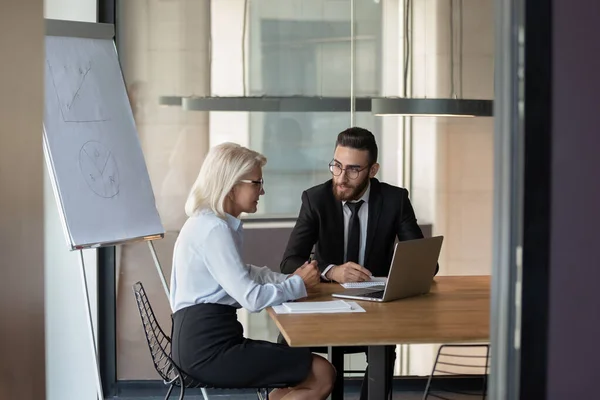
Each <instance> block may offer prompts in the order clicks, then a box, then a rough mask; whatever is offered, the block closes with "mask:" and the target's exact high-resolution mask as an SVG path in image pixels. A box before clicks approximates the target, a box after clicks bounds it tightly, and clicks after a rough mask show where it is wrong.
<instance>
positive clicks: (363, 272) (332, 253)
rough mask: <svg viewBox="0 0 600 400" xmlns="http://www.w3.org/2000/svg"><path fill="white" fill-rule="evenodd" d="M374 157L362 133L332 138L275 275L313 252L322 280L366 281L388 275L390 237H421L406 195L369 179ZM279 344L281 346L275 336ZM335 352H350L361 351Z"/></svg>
mask: <svg viewBox="0 0 600 400" xmlns="http://www.w3.org/2000/svg"><path fill="white" fill-rule="evenodd" d="M377 152H378V150H377V143H376V142H375V137H374V136H373V134H372V133H371V132H369V131H368V130H366V129H363V128H358V127H354V128H349V129H346V130H345V131H343V132H341V133H340V134H339V135H338V137H337V141H336V143H335V151H334V155H333V160H332V161H331V162H330V163H329V170H330V171H331V174H332V179H331V180H329V181H327V182H325V183H323V184H321V185H318V186H315V187H312V188H310V189H308V190H306V191H304V192H303V193H302V206H301V208H300V214H299V215H298V219H297V221H296V225H295V227H294V229H293V231H292V233H291V235H290V238H289V241H288V244H287V248H286V250H285V253H284V255H283V260H282V262H281V272H283V273H288V274H291V273H293V272H294V271H295V270H296V269H297V268H298V267H300V266H301V265H303V264H304V263H305V262H306V261H307V260H308V259H309V257H310V255H311V252H312V251H313V249H314V259H315V260H316V261H317V263H318V267H319V269H320V270H321V277H322V279H323V280H324V281H327V282H339V283H345V282H362V281H368V280H370V279H371V276H387V275H388V273H389V269H390V265H391V261H392V256H393V252H394V243H395V240H396V238H397V239H398V240H400V241H402V240H411V239H420V238H422V237H423V233H422V232H421V228H419V225H417V219H416V217H415V213H414V211H413V208H412V206H411V204H410V200H409V198H408V190H406V189H404V188H400V187H396V186H392V185H388V184H386V183H382V182H380V181H379V180H377V179H376V178H375V175H377V172H378V171H379V164H378V163H377ZM438 269H439V268H438ZM436 273H437V269H436ZM400 329H401V328H400ZM279 341H280V342H282V343H284V342H285V341H284V340H283V338H282V336H281V335H280V337H279ZM386 347H387V352H388V353H389V356H388V357H387V358H388V360H390V365H388V366H386V370H387V374H386V375H387V376H386V379H387V380H388V385H387V387H390V388H391V379H392V377H393V360H394V359H395V351H394V350H395V346H386ZM339 350H341V351H342V352H343V353H356V352H363V351H366V348H365V347H362V346H355V347H344V348H339ZM313 351H315V352H324V351H326V349H322V348H314V349H313ZM336 368H337V369H338V375H339V374H341V373H343V371H340V368H339V366H336ZM342 377H343V375H342ZM342 379H343V378H342ZM367 390H368V381H367V379H366V375H365V379H364V380H363V385H362V389H361V396H360V398H361V400H362V399H366V398H367Z"/></svg>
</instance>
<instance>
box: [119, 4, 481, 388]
mask: <svg viewBox="0 0 600 400" xmlns="http://www.w3.org/2000/svg"><path fill="white" fill-rule="evenodd" d="M453 3H456V4H458V3H459V2H453ZM460 3H461V4H462V9H461V10H459V9H452V10H451V9H450V7H449V2H439V1H434V0H424V1H418V2H414V1H407V0H378V1H372V0H364V1H363V0H361V1H358V0H357V1H351V0H335V1H332V0H246V1H244V0H227V1H222V0H212V1H211V0H178V1H161V0H126V1H125V0H121V1H118V2H117V4H118V15H117V17H118V18H117V20H118V24H117V35H118V37H117V46H118V51H119V54H120V59H121V64H122V67H123V72H124V76H125V80H126V83H127V87H128V89H129V95H130V101H131V105H132V108H133V110H134V114H135V119H136V124H137V127H138V131H139V135H140V140H141V143H142V147H143V150H144V154H145V157H146V163H147V165H148V169H149V173H150V177H151V181H152V184H153V189H154V192H155V196H156V200H157V206H158V209H159V212H160V215H161V218H162V221H163V224H164V226H165V228H166V229H167V231H168V233H167V235H166V237H165V239H164V240H161V241H158V242H156V247H157V252H158V257H159V260H160V262H161V266H162V270H163V271H164V274H165V276H166V277H167V281H168V278H169V276H170V269H171V256H172V247H173V243H174V241H175V239H176V238H177V232H178V231H179V229H180V228H181V226H182V225H183V223H184V221H185V214H184V211H183V204H184V202H185V198H186V196H187V194H188V191H189V189H190V187H191V185H192V183H193V182H194V180H195V178H196V175H197V173H198V171H199V168H200V165H201V163H202V160H203V157H204V155H205V154H206V152H207V151H208V149H209V148H210V147H211V146H214V145H216V144H218V143H221V142H224V141H233V142H237V143H240V144H242V145H246V146H249V147H251V148H253V149H255V150H258V151H260V152H262V153H264V154H265V155H266V156H267V158H268V163H267V166H266V168H265V170H264V179H265V190H266V195H265V196H264V198H263V199H264V200H263V201H261V204H260V207H259V211H258V213H257V214H255V215H252V216H248V218H249V219H251V220H252V221H248V222H246V224H245V227H246V236H247V237H248V240H250V241H252V242H253V243H257V244H258V245H257V246H258V248H257V249H254V250H251V249H245V251H246V252H247V253H246V254H245V256H247V257H248V258H249V259H252V262H253V263H261V262H262V263H264V264H267V265H269V267H271V268H273V269H278V259H280V257H281V255H282V253H283V250H284V246H285V242H286V240H283V239H282V240H281V243H279V242H277V244H276V245H274V243H275V242H274V241H273V239H272V238H274V237H276V238H278V239H281V238H282V237H283V238H285V237H286V235H289V232H290V230H291V228H292V227H293V224H294V218H295V217H296V216H297V213H298V210H299V207H300V195H301V192H302V190H304V189H306V188H309V187H311V186H313V185H316V184H319V183H322V182H324V181H325V180H327V179H329V178H330V174H329V172H328V169H327V164H328V162H329V161H330V160H331V157H332V154H333V150H334V148H333V147H334V143H335V138H336V135H337V134H338V133H339V132H340V131H342V130H344V129H346V128H347V127H349V126H350V125H352V124H354V125H357V126H362V127H364V128H367V129H369V130H371V131H372V132H373V133H374V134H375V136H376V138H377V141H378V145H379V149H380V160H379V161H380V163H381V165H382V167H381V170H380V172H379V174H378V178H379V179H381V180H383V181H385V182H387V183H390V184H393V185H398V186H403V187H406V188H408V189H409V191H410V193H411V200H412V202H413V204H414V208H415V210H416V213H417V218H418V220H419V223H420V224H421V225H422V226H423V229H424V232H426V233H428V234H436V235H437V234H443V235H445V236H446V241H445V244H444V249H443V253H442V256H441V259H440V268H441V269H440V274H445V275H457V274H458V275H461V274H463V275H467V274H478V275H480V274H489V273H490V267H491V240H492V239H491V237H492V226H491V223H492V220H491V218H492V187H493V185H492V181H493V175H492V165H493V140H492V134H493V122H492V118H464V119H463V118H456V119H455V118H439V117H403V116H386V117H381V116H377V115H374V114H373V113H372V112H371V109H370V99H371V98H373V97H403V96H416V97H422V98H423V97H448V96H449V95H451V94H453V93H452V88H454V90H455V91H456V92H457V93H458V94H460V95H463V96H465V97H472V98H479V99H492V98H493V67H492V66H493V15H492V0H463V1H461V2H460ZM459 11H460V12H459ZM451 16H452V18H451ZM450 21H453V22H452V25H453V27H454V29H453V32H455V34H454V35H450V25H451V22H450ZM459 28H460V30H459ZM449 38H452V40H451V41H449ZM459 49H460V51H459ZM451 54H453V55H454V56H453V57H451ZM185 98H195V99H199V102H198V103H195V104H208V103H203V102H204V101H211V100H214V99H221V100H223V101H224V102H223V103H222V104H223V107H224V108H225V109H220V110H215V109H210V107H207V108H206V107H205V108H202V107H200V108H202V110H200V111H199V110H196V109H190V108H186V104H187V103H185V101H184V100H183V99H185ZM240 99H241V100H240ZM353 100H356V102H355V103H353V102H352V101H353ZM190 104H191V103H190ZM211 104H212V103H211ZM290 104H291V105H290ZM190 107H191V106H190ZM191 108H193V107H191ZM353 110H355V111H354V112H353ZM269 238H271V239H269ZM261 244H262V247H261ZM117 268H118V273H117V294H118V299H117V324H118V325H117V346H118V357H117V367H118V369H117V373H118V379H120V380H143V379H156V375H155V373H154V371H153V368H152V363H151V361H150V358H149V356H148V354H147V349H146V347H145V346H146V345H145V343H144V336H143V333H142V331H141V327H140V325H139V320H138V316H137V314H136V309H135V304H134V301H133V297H132V296H131V290H130V288H131V285H132V284H133V283H134V282H135V281H138V280H141V281H142V282H143V283H144V285H145V286H146V289H147V292H148V294H149V297H150V300H151V301H152V303H153V306H154V308H155V311H156V312H157V314H158V315H159V319H160V322H161V323H163V325H164V326H166V327H170V310H169V307H168V303H167V299H166V297H165V294H164V291H163V288H162V286H161V283H160V280H159V278H158V275H157V272H156V270H155V268H154V264H153V261H152V257H151V255H150V253H149V251H148V248H147V247H146V245H145V244H132V245H125V246H120V248H119V249H118V254H117ZM240 320H241V321H242V322H243V324H244V326H245V329H246V334H247V335H248V336H250V337H252V338H257V339H267V340H275V338H276V335H277V330H276V328H275V327H274V326H273V324H272V323H271V321H270V319H269V318H268V317H267V316H266V313H264V312H263V313H258V314H248V313H245V312H243V311H242V312H240ZM434 352H435V346H429V345H427V346H426V345H421V346H401V347H400V348H399V351H398V354H399V357H398V359H397V365H396V373H397V374H398V375H426V374H428V373H429V370H430V368H431V365H432V363H433V356H434ZM347 361H348V364H349V366H350V368H351V369H355V370H356V369H361V368H364V366H365V362H364V356H362V355H355V356H352V358H348V360H347Z"/></svg>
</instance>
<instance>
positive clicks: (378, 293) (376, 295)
mask: <svg viewBox="0 0 600 400" xmlns="http://www.w3.org/2000/svg"><path fill="white" fill-rule="evenodd" d="M384 292H385V290H378V291H376V292H371V293H366V294H364V295H363V297H370V298H373V299H383V293H384Z"/></svg>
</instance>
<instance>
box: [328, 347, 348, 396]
mask: <svg viewBox="0 0 600 400" xmlns="http://www.w3.org/2000/svg"><path fill="white" fill-rule="evenodd" d="M327 357H328V358H329V362H330V363H331V364H333V366H334V367H335V370H336V373H337V376H336V379H335V384H334V386H333V392H331V396H329V399H330V400H343V399H344V352H343V351H342V348H341V347H331V346H329V347H327Z"/></svg>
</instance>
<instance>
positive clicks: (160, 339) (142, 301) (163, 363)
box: [133, 282, 179, 382]
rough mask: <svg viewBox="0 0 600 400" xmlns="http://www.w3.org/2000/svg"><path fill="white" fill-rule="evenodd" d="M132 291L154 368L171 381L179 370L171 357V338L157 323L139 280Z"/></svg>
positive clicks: (162, 376) (165, 379)
mask: <svg viewBox="0 0 600 400" xmlns="http://www.w3.org/2000/svg"><path fill="white" fill-rule="evenodd" d="M133 293H134V295H135V301H136V303H137V306H138V311H139V312H140V318H141V319H142V326H143V328H144V334H145V335H146V342H147V343H148V349H149V350H150V355H151V356H152V362H153V363H154V368H155V369H156V372H158V374H159V375H160V377H161V378H162V379H163V380H164V381H165V382H172V381H173V380H175V379H177V377H178V376H179V371H178V369H177V367H176V366H175V363H174V362H173V360H172V359H171V338H170V337H169V336H167V335H166V334H165V332H164V331H163V330H162V328H161V327H160V325H159V324H158V321H157V319H156V316H155V315H154V311H153V310H152V306H151V305H150V301H149V300H148V296H147V295H146V291H145V290H144V286H143V285H142V283H141V282H136V283H135V284H134V285H133Z"/></svg>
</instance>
